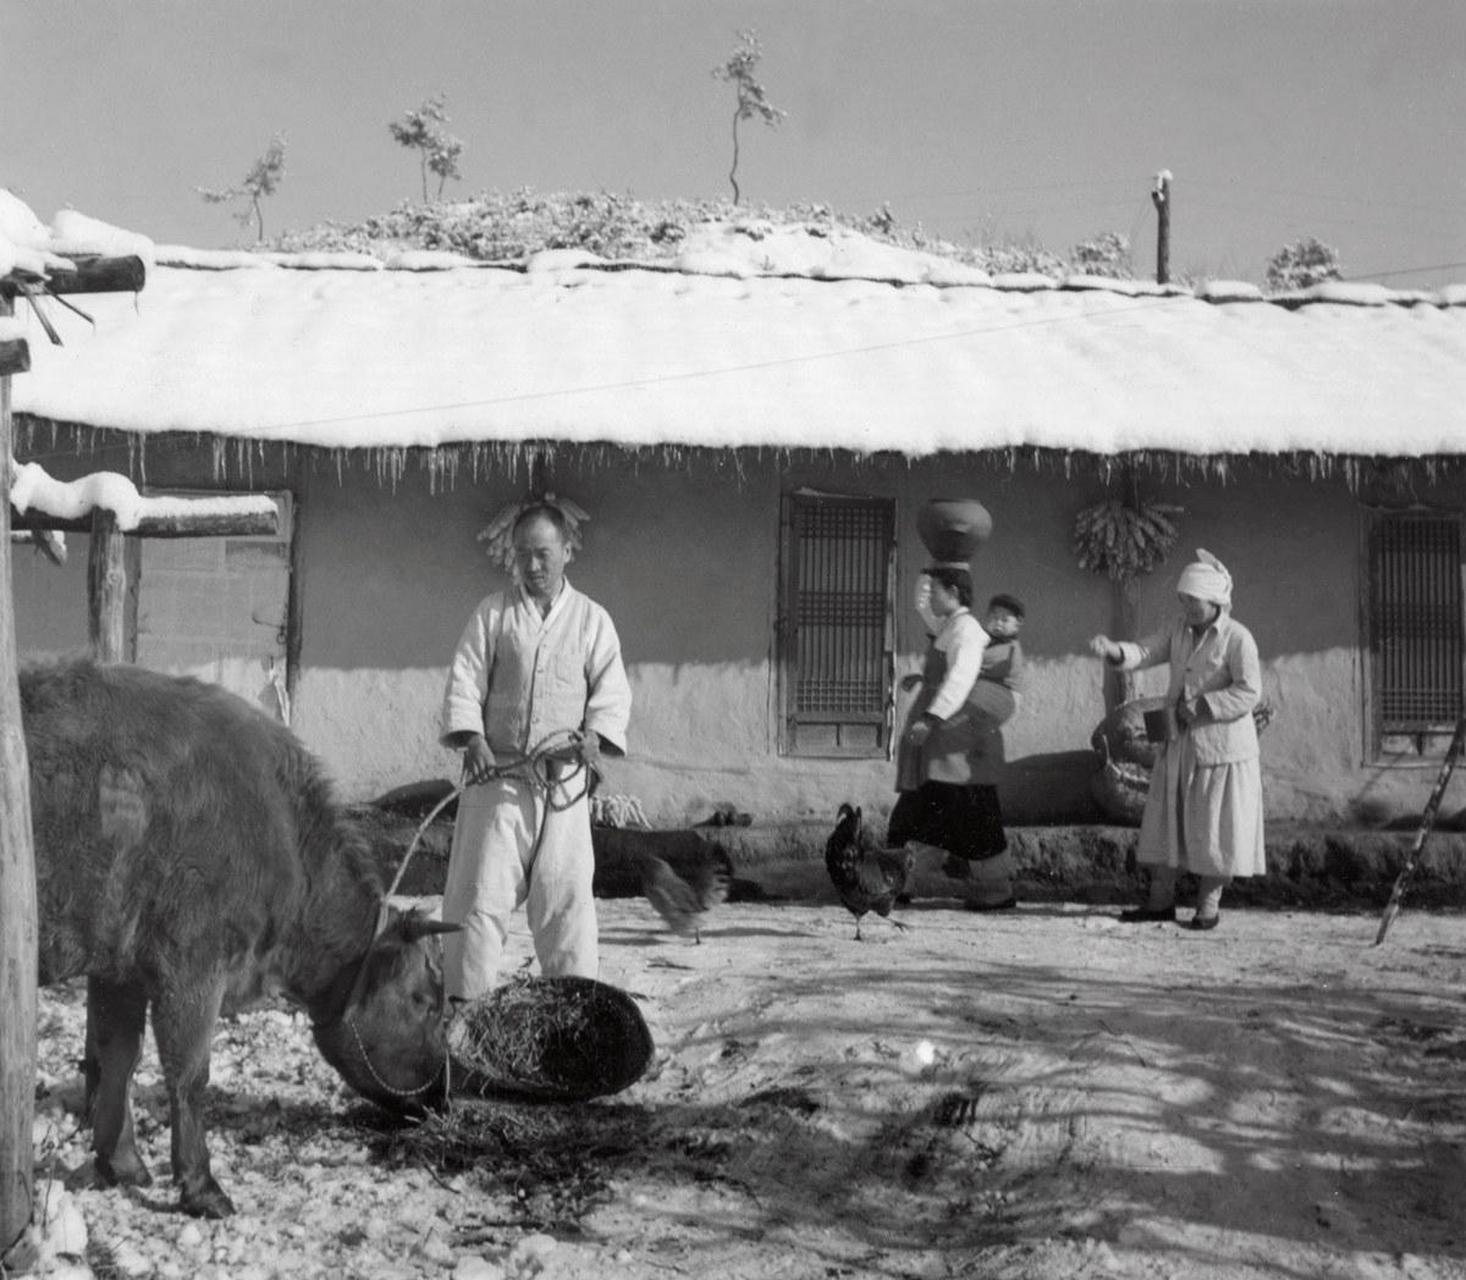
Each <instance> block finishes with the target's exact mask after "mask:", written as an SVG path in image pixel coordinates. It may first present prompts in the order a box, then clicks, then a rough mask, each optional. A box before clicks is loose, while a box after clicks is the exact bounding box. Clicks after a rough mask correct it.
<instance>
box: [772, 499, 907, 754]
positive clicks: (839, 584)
mask: <svg viewBox="0 0 1466 1280" xmlns="http://www.w3.org/2000/svg"><path fill="white" fill-rule="evenodd" d="M782 532H783V537H782V541H781V555H780V587H781V591H780V600H781V610H780V614H781V617H780V627H779V653H778V668H779V684H780V701H781V703H782V711H783V716H782V734H781V740H780V749H781V750H782V751H783V752H785V753H786V754H792V755H805V756H879V755H884V754H885V753H886V751H887V747H888V744H889V742H890V737H891V720H892V716H893V714H894V707H893V699H892V670H893V665H894V659H893V654H892V649H893V643H892V642H893V627H892V618H893V612H892V586H893V581H894V577H895V573H894V567H893V559H894V554H895V503H894V502H892V501H891V500H889V499H884V498H850V497H844V496H840V495H834V494H816V493H809V492H800V493H792V494H789V495H788V496H786V498H785V499H784V511H783V531H782Z"/></svg>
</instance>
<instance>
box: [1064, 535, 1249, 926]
mask: <svg viewBox="0 0 1466 1280" xmlns="http://www.w3.org/2000/svg"><path fill="white" fill-rule="evenodd" d="M1176 593H1177V595H1179V596H1180V599H1181V616H1180V617H1178V618H1177V619H1176V621H1175V622H1174V623H1173V624H1172V625H1171V627H1170V628H1169V629H1168V630H1166V631H1162V632H1160V633H1159V634H1157V635H1154V636H1150V637H1148V638H1146V639H1145V640H1142V641H1140V642H1138V643H1134V644H1132V643H1129V642H1126V641H1119V642H1116V641H1114V640H1111V639H1110V638H1109V637H1108V636H1102V635H1101V636H1095V638H1094V639H1093V640H1091V641H1090V651H1091V652H1092V653H1094V654H1095V656H1096V657H1100V658H1104V659H1105V660H1106V661H1108V662H1110V663H1113V664H1114V665H1115V666H1118V667H1120V668H1121V669H1122V670H1126V671H1135V670H1138V669H1140V668H1142V667H1153V666H1158V665H1159V664H1160V663H1162V662H1168V663H1170V668H1171V682H1170V686H1169V688H1168V690H1167V693H1166V708H1167V711H1168V713H1169V714H1168V715H1167V716H1166V722H1167V724H1168V726H1169V728H1168V733H1167V735H1166V739H1167V740H1166V741H1165V742H1163V743H1162V744H1161V748H1160V752H1159V754H1158V755H1157V757H1156V762H1155V767H1154V769H1152V771H1151V775H1150V791H1149V793H1148V794H1147V796H1146V800H1145V815H1144V817H1143V818H1142V819H1141V822H1140V842H1139V844H1138V846H1137V848H1136V854H1135V856H1136V861H1138V862H1140V863H1143V864H1145V865H1146V866H1148V867H1149V868H1150V897H1149V900H1148V901H1147V902H1146V904H1145V905H1144V906H1143V907H1136V908H1135V909H1134V910H1131V911H1125V912H1122V913H1121V915H1120V919H1121V920H1124V921H1126V922H1127V923H1132V924H1133V923H1142V922H1145V921H1150V920H1174V919H1175V918H1176V877H1177V875H1178V874H1179V873H1180V872H1182V871H1190V872H1193V873H1194V874H1195V875H1196V876H1198V877H1199V878H1200V881H1201V886H1200V889H1199V891H1198V895H1197V903H1196V914H1195V916H1194V917H1193V918H1192V919H1191V921H1190V922H1189V927H1190V928H1192V929H1214V928H1216V926H1217V924H1218V923H1219V922H1220V920H1221V900H1222V890H1223V888H1225V887H1226V885H1227V884H1228V883H1230V882H1231V881H1232V880H1233V879H1235V878H1237V877H1239V876H1255V875H1262V874H1263V873H1264V871H1265V870H1266V867H1265V864H1264V855H1263V828H1262V769H1261V766H1260V764H1259V758H1258V747H1257V726H1256V724H1255V723H1254V721H1253V718H1252V710H1253V708H1254V707H1255V706H1257V703H1258V699H1259V697H1260V696H1261V692H1262V673H1261V668H1260V666H1259V664H1258V658H1257V642H1256V641H1255V640H1253V638H1252V633H1251V632H1250V631H1248V630H1247V628H1246V627H1244V626H1243V625H1242V624H1241V623H1240V622H1238V621H1237V620H1236V619H1235V618H1233V617H1232V575H1231V574H1230V573H1228V572H1227V569H1226V566H1224V565H1223V564H1222V562H1221V561H1220V560H1218V559H1217V558H1216V557H1215V556H1213V555H1211V554H1210V553H1208V552H1206V551H1198V552H1197V553H1196V560H1195V561H1194V562H1193V563H1191V564H1189V565H1187V566H1186V568H1185V569H1183V570H1182V571H1181V576H1180V578H1179V579H1178V580H1177V582H1176Z"/></svg>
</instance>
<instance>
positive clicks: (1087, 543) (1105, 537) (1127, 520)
mask: <svg viewBox="0 0 1466 1280" xmlns="http://www.w3.org/2000/svg"><path fill="white" fill-rule="evenodd" d="M1183 510H1184V508H1182V507H1178V506H1174V505H1172V504H1170V503H1164V502H1144V501H1141V502H1137V503H1136V504H1134V505H1131V504H1130V503H1127V502H1122V501H1121V500H1120V499H1118V498H1111V499H1109V500H1107V501H1105V502H1097V503H1095V504H1094V505H1093V506H1090V507H1085V508H1084V510H1083V511H1081V512H1079V514H1078V515H1076V516H1075V517H1074V529H1073V533H1072V535H1071V543H1072V545H1073V548H1074V554H1075V556H1076V557H1077V558H1078V560H1079V567H1080V568H1081V569H1089V570H1091V571H1092V572H1094V573H1103V574H1105V575H1106V576H1107V577H1110V578H1117V579H1120V580H1124V579H1128V578H1134V577H1137V576H1138V575H1140V574H1142V573H1149V572H1150V571H1151V570H1152V569H1154V568H1155V567H1156V566H1157V565H1160V564H1162V563H1164V562H1165V559H1166V557H1167V556H1168V555H1169V554H1170V552H1171V548H1172V547H1173V546H1175V545H1176V536H1177V529H1176V517H1178V516H1179V515H1181V513H1182V511H1183Z"/></svg>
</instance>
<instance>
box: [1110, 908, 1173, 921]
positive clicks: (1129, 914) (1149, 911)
mask: <svg viewBox="0 0 1466 1280" xmlns="http://www.w3.org/2000/svg"><path fill="white" fill-rule="evenodd" d="M1175 918H1176V908H1175V907H1132V908H1131V909H1130V910H1129V911H1122V912H1120V923H1121V924H1159V923H1160V922H1161V921H1163V920H1174V919H1175Z"/></svg>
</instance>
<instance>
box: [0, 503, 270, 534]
mask: <svg viewBox="0 0 1466 1280" xmlns="http://www.w3.org/2000/svg"><path fill="white" fill-rule="evenodd" d="M10 522H11V527H12V528H14V529H25V530H43V531H47V532H52V533H90V532H91V531H92V516H91V514H87V515H83V516H74V517H64V518H63V517H61V516H52V515H47V514H46V513H45V512H44V511H27V512H25V513H21V512H19V511H16V510H15V509H14V508H11V512H10ZM124 532H125V533H126V534H127V535H128V536H130V537H138V538H262V537H272V536H274V535H275V534H277V533H279V532H280V515H279V513H278V512H275V511H249V512H245V513H243V514H240V515H228V514H225V513H222V512H211V513H203V514H194V515H185V514H178V515H166V516H143V518H142V519H141V520H139V521H138V523H137V527H136V528H135V529H127V530H124Z"/></svg>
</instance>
